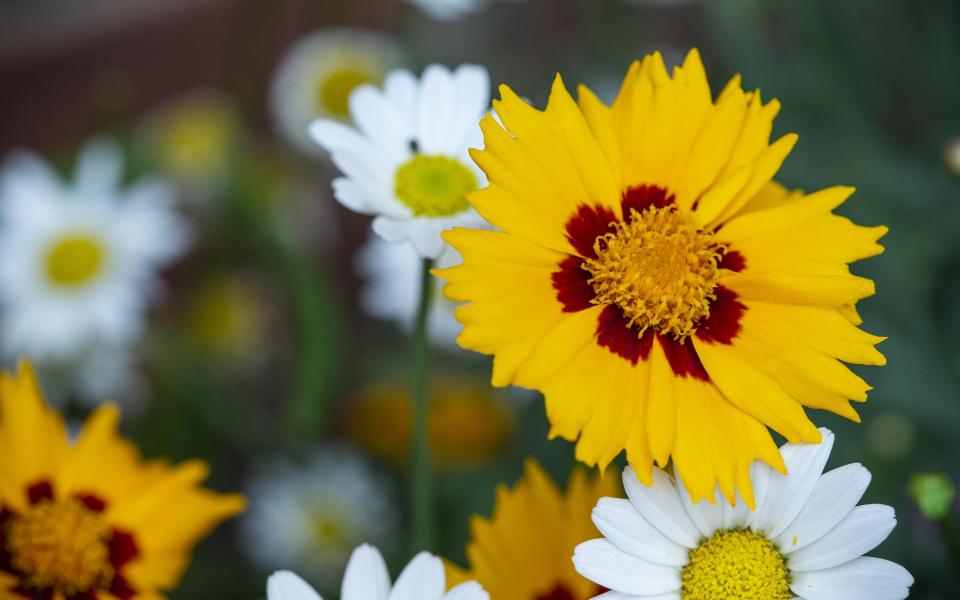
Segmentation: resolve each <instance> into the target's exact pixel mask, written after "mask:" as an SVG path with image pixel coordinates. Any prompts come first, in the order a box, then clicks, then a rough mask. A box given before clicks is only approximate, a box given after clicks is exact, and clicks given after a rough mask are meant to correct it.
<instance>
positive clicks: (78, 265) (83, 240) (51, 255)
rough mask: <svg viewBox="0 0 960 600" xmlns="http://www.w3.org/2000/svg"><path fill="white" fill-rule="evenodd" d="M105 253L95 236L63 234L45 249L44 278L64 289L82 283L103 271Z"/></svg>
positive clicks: (87, 281)
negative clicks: (45, 276) (45, 275)
mask: <svg viewBox="0 0 960 600" xmlns="http://www.w3.org/2000/svg"><path fill="white" fill-rule="evenodd" d="M105 255H106V252H105V249H104V247H103V244H102V243H101V241H100V240H98V239H96V238H95V237H93V236H90V235H87V234H70V235H65V236H63V237H61V238H59V239H58V240H56V241H55V242H53V243H52V244H50V246H49V248H48V249H47V257H46V274H47V279H49V281H50V282H51V283H53V284H55V285H57V286H59V287H65V288H74V287H79V286H82V285H85V284H87V283H89V282H90V281H91V280H93V279H94V278H95V277H96V276H97V275H99V274H100V272H101V271H102V270H103V265H104V262H105V261H104V259H105Z"/></svg>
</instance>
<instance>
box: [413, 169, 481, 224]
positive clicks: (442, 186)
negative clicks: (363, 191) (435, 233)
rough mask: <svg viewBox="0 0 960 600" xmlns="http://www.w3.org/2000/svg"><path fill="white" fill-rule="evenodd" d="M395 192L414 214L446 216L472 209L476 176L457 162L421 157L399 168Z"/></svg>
mask: <svg viewBox="0 0 960 600" xmlns="http://www.w3.org/2000/svg"><path fill="white" fill-rule="evenodd" d="M395 189H396V193H397V198H399V199H400V201H401V202H403V203H404V204H406V205H407V206H409V207H410V209H411V210H412V211H413V214H414V215H416V216H418V217H420V216H425V217H445V216H449V215H455V214H457V213H459V212H463V211H464V210H466V209H468V208H470V203H469V202H467V194H469V193H470V192H472V191H474V190H476V189H477V177H476V176H475V175H474V174H473V171H471V170H470V169H469V168H467V166H466V165H464V164H463V163H461V162H460V161H458V160H455V159H452V158H447V157H446V156H426V155H423V154H418V155H416V156H414V157H413V158H411V159H410V160H409V161H407V162H406V163H405V164H403V165H402V166H401V167H400V168H399V169H397V175H396V181H395Z"/></svg>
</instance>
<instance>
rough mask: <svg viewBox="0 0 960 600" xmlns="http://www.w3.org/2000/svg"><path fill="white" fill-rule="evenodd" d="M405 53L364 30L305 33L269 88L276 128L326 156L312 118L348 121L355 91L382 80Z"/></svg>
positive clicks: (308, 149)
mask: <svg viewBox="0 0 960 600" xmlns="http://www.w3.org/2000/svg"><path fill="white" fill-rule="evenodd" d="M401 58H402V52H401V51H400V49H399V47H398V46H397V45H396V43H395V42H394V41H393V40H392V39H391V38H389V37H387V36H385V35H380V34H376V33H371V32H368V31H363V30H360V29H341V28H330V29H322V30H319V31H315V32H313V33H310V34H307V35H306V36H304V37H302V38H300V39H299V40H297V41H296V42H295V43H294V44H293V46H291V48H290V50H289V51H288V52H287V54H286V56H285V57H284V58H283V60H282V62H281V63H280V66H279V67H278V68H277V71H276V75H275V76H274V80H273V84H272V87H271V90H270V108H271V112H272V114H273V119H274V122H275V124H276V126H277V129H278V130H279V131H280V133H281V134H282V135H283V136H284V138H285V139H286V140H287V141H288V142H289V143H290V144H292V145H293V146H294V147H295V148H297V149H299V150H301V151H302V152H305V153H307V154H308V155H314V156H322V155H323V152H322V151H321V150H320V149H319V148H318V147H317V145H316V144H314V143H313V141H312V140H311V139H310V136H309V135H308V133H307V127H308V126H309V125H310V123H312V122H313V121H315V120H316V119H319V118H328V119H336V120H340V121H346V120H348V119H349V116H350V114H349V106H348V99H349V98H350V94H351V92H353V90H354V89H355V88H356V87H357V86H360V85H362V84H367V83H371V84H379V83H380V82H382V81H383V78H384V76H385V75H386V74H387V71H389V70H390V69H392V68H394V67H396V66H398V65H399V64H400V62H401Z"/></svg>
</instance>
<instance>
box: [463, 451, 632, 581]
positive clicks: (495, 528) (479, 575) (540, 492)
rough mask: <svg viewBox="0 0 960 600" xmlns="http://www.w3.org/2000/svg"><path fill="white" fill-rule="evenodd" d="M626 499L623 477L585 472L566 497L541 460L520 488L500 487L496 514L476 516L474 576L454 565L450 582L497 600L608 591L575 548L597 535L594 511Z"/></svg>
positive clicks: (531, 464) (471, 554)
mask: <svg viewBox="0 0 960 600" xmlns="http://www.w3.org/2000/svg"><path fill="white" fill-rule="evenodd" d="M619 494H620V485H619V482H618V481H617V478H616V477H599V476H593V477H589V476H588V475H587V473H586V472H584V471H583V470H581V469H575V470H574V472H573V473H572V474H571V475H570V481H569V483H568V484H567V489H566V491H561V490H560V489H558V488H557V485H556V484H555V483H554V482H553V480H552V479H551V478H550V476H549V475H547V473H546V472H544V470H543V468H541V467H540V465H539V464H538V463H537V461H535V460H534V459H528V460H527V462H526V465H525V468H524V475H523V479H521V480H520V481H519V482H518V483H517V484H516V485H515V486H514V487H513V489H507V488H506V486H501V487H500V489H498V490H497V500H496V504H495V505H494V507H493V516H492V517H491V518H489V519H485V518H483V517H480V516H475V517H473V520H472V521H471V524H470V525H471V527H470V528H471V540H470V542H469V544H468V545H467V560H468V561H469V562H470V568H469V569H468V570H461V569H460V568H458V567H456V566H453V565H449V564H448V565H447V572H448V577H447V578H448V579H449V580H450V583H451V584H453V583H458V582H460V581H468V580H471V579H472V580H475V581H476V582H477V583H479V584H480V585H482V586H483V587H484V588H485V589H486V590H487V591H488V592H490V597H491V598H496V599H497V600H587V599H588V598H592V597H594V596H596V595H597V594H599V593H600V592H601V591H606V590H605V589H603V588H599V589H598V586H597V585H596V584H594V583H592V582H590V581H588V580H587V579H585V578H583V577H581V576H580V575H579V574H578V573H577V572H576V571H575V570H574V568H573V562H572V560H571V557H572V556H573V549H574V548H575V547H576V546H577V545H578V544H581V543H583V542H585V541H587V540H589V539H592V538H594V537H596V535H597V530H596V528H595V527H594V526H593V523H592V522H591V520H590V513H591V510H592V509H593V505H594V504H596V503H597V501H598V500H599V499H600V498H602V497H604V496H616V495H619Z"/></svg>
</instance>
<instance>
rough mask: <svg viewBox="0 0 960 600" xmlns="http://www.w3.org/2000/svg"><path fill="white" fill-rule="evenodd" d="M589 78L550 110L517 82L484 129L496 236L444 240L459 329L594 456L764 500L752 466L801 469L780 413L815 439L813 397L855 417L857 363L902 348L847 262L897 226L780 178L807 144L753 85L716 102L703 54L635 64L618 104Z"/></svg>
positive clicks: (496, 375) (486, 204)
mask: <svg viewBox="0 0 960 600" xmlns="http://www.w3.org/2000/svg"><path fill="white" fill-rule="evenodd" d="M579 91H580V95H579V96H580V97H579V102H577V101H574V99H573V98H572V97H571V96H570V94H569V92H568V91H567V89H566V87H565V86H564V84H563V81H562V80H561V79H560V78H559V77H557V79H556V81H555V83H554V86H553V89H552V91H551V93H550V100H549V103H548V105H547V108H546V110H545V111H539V110H537V109H535V108H533V107H532V106H530V105H529V104H528V103H527V102H525V101H524V100H522V99H521V98H520V97H518V96H517V95H516V94H515V93H514V92H513V91H511V90H510V89H509V88H508V87H506V86H502V87H501V95H502V100H500V101H498V102H494V108H495V110H496V113H497V115H498V116H499V118H500V121H498V120H497V119H495V118H494V117H493V116H487V117H485V118H484V120H483V121H482V122H481V129H482V130H483V133H484V149H483V150H482V151H481V150H475V151H474V152H473V157H474V159H475V160H476V161H477V164H478V165H480V167H481V168H482V169H483V170H484V171H485V172H486V174H487V177H488V179H489V181H490V185H489V186H488V187H486V188H484V189H482V190H480V191H477V192H475V193H473V194H471V195H470V196H469V199H470V202H471V203H472V204H473V206H474V207H475V208H476V209H477V211H478V212H479V213H480V214H481V216H483V217H484V218H486V219H487V220H488V221H489V222H490V223H491V224H492V225H494V226H495V227H496V228H498V229H500V231H482V230H470V229H454V230H453V231H448V232H446V233H445V234H444V239H446V240H447V241H448V242H450V244H451V245H452V246H453V247H454V248H456V249H457V250H458V251H460V253H461V255H462V256H463V264H462V265H460V266H457V267H453V268H452V269H446V270H442V271H439V275H440V276H441V277H444V278H446V279H447V280H448V281H449V284H448V285H447V286H446V289H445V291H446V294H447V297H449V298H450V299H452V300H457V301H461V302H466V303H468V304H466V305H465V306H462V307H460V308H458V309H457V310H456V313H455V314H456V316H457V318H458V319H459V320H460V322H461V323H463V325H464V330H463V334H462V335H461V336H460V337H459V342H460V344H461V345H462V346H463V347H464V348H467V349H470V350H475V351H478V352H483V353H485V354H492V355H494V361H493V377H492V381H493V384H494V385H497V386H506V385H518V386H522V387H526V388H532V389H536V390H539V391H541V392H543V394H544V397H545V400H546V408H547V415H548V417H549V419H550V424H551V431H550V435H551V436H552V437H562V438H564V439H568V440H576V441H577V448H576V456H577V459H578V460H581V461H583V462H585V463H586V464H588V465H599V466H600V467H601V468H603V467H605V466H606V465H607V464H609V463H610V461H612V460H613V459H614V458H615V457H616V456H617V455H618V454H620V453H621V452H622V451H624V450H625V451H626V454H627V460H629V461H630V462H631V463H632V464H633V465H634V466H635V467H636V473H637V476H638V477H639V478H640V480H641V481H642V482H644V483H646V484H647V485H649V484H650V483H651V481H652V468H653V465H654V464H655V463H656V464H658V465H660V466H661V467H662V466H665V465H666V464H667V463H668V462H669V461H670V460H672V461H673V462H674V463H675V464H676V466H677V471H678V473H679V475H680V477H681V478H682V479H683V482H684V484H685V485H686V486H687V489H688V490H690V493H691V495H692V496H693V499H694V501H697V500H700V499H701V498H713V493H714V490H715V489H716V487H717V486H718V485H719V486H720V489H721V490H722V491H723V494H724V496H725V497H726V498H727V500H728V501H729V502H731V503H734V502H735V501H736V495H737V493H738V492H739V494H740V495H741V496H742V497H743V499H744V500H745V501H746V502H747V504H748V505H750V506H753V505H754V494H753V488H752V485H751V482H750V475H749V468H750V466H751V464H752V463H753V462H754V461H755V460H761V461H764V462H766V463H767V464H769V465H770V466H772V467H773V468H775V469H776V470H778V471H780V472H781V473H782V472H784V469H785V466H784V462H783V459H782V457H781V456H780V453H779V451H778V449H777V446H776V444H774V441H773V437H772V436H771V434H770V432H769V430H768V429H767V428H768V427H769V428H770V429H773V430H774V431H776V432H777V433H779V434H781V435H783V436H784V437H786V438H787V439H788V440H789V441H791V442H794V443H798V442H809V443H817V442H820V439H821V438H820V432H819V431H818V430H817V427H816V426H815V425H814V424H813V422H812V421H811V420H810V419H809V418H808V416H807V414H806V412H805V410H804V409H805V408H816V409H823V410H828V411H831V412H834V413H836V414H838V415H841V416H844V417H846V418H848V419H853V420H856V421H859V417H858V415H857V412H856V410H855V409H854V408H853V407H852V406H851V404H850V402H851V401H854V402H863V401H865V400H866V399H867V391H868V390H870V386H869V385H868V384H867V383H866V382H865V381H864V380H863V379H861V378H860V377H859V376H857V375H856V374H854V373H853V372H852V371H851V370H850V369H849V368H848V367H847V366H846V364H845V363H852V364H865V365H882V364H884V363H885V358H884V357H883V355H882V354H880V352H878V351H877V350H876V349H875V348H874V346H875V345H876V344H877V343H879V342H881V341H882V340H883V338H881V337H877V336H874V335H870V334H868V333H866V332H864V331H863V330H861V329H860V328H859V327H858V325H860V322H861V320H860V318H859V315H858V314H857V312H856V309H855V305H856V303H857V302H858V301H859V300H861V299H862V298H865V297H867V296H870V295H872V294H873V293H874V284H873V281H871V280H869V279H866V278H864V277H858V276H855V275H853V274H852V273H851V272H850V269H849V266H848V265H849V263H851V262H854V261H857V260H860V259H862V258H867V257H869V256H874V255H876V254H879V253H881V252H883V247H882V246H880V245H879V244H878V243H877V240H878V239H879V238H880V237H881V236H883V235H884V233H886V231H887V229H886V228H885V227H860V226H857V225H855V224H853V223H852V222H851V221H850V220H849V219H846V218H844V217H841V216H839V215H836V214H834V213H833V210H834V209H835V208H837V207H838V206H840V205H841V204H842V203H843V202H844V201H845V200H846V199H847V198H848V197H849V196H850V195H851V194H852V193H853V189H852V188H849V187H831V188H827V189H824V190H820V191H817V192H814V193H811V194H806V195H805V194H802V193H791V192H788V191H787V190H786V189H785V188H784V187H783V186H781V185H779V184H777V183H776V182H774V181H773V177H774V175H775V174H776V173H777V171H778V170H779V168H780V165H781V163H782V162H783V160H784V159H785V158H786V157H787V155H788V154H789V152H790V150H791V149H792V148H793V145H794V143H795V142H796V140H797V136H796V135H795V134H787V135H784V136H783V137H780V138H779V139H776V140H774V141H771V139H770V134H771V130H772V127H773V120H774V117H775V116H776V114H777V112H778V111H779V103H778V102H777V101H776V100H772V101H769V102H767V103H764V102H763V101H762V100H761V97H760V94H759V92H756V91H754V92H749V91H745V90H743V89H742V88H741V86H740V79H739V77H735V78H734V79H732V80H731V81H730V82H729V83H728V84H727V85H726V87H725V88H724V89H723V91H722V92H721V93H720V94H719V96H717V97H716V99H714V97H713V94H712V92H711V90H710V86H709V83H708V81H707V76H706V72H705V70H704V67H703V64H702V62H701V60H700V56H699V54H698V53H697V51H696V50H693V51H691V52H690V53H689V55H688V56H687V58H686V60H685V61H684V63H683V65H682V66H678V67H676V68H675V69H673V71H672V74H671V73H670V72H668V70H667V68H666V66H665V64H664V61H663V58H662V56H661V55H660V54H659V53H655V54H652V55H650V56H647V57H646V58H644V59H643V60H642V61H637V62H635V63H634V64H633V65H632V66H631V67H630V70H629V71H628V73H627V75H626V78H625V79H624V82H623V86H622V88H621V89H620V93H619V95H618V96H617V98H616V100H615V101H614V102H613V105H612V106H607V105H606V104H604V103H602V102H601V101H600V100H598V99H597V97H596V96H595V95H594V94H593V93H592V92H590V90H588V89H586V88H584V87H581V88H580V90H579ZM501 122H502V124H501Z"/></svg>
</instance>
